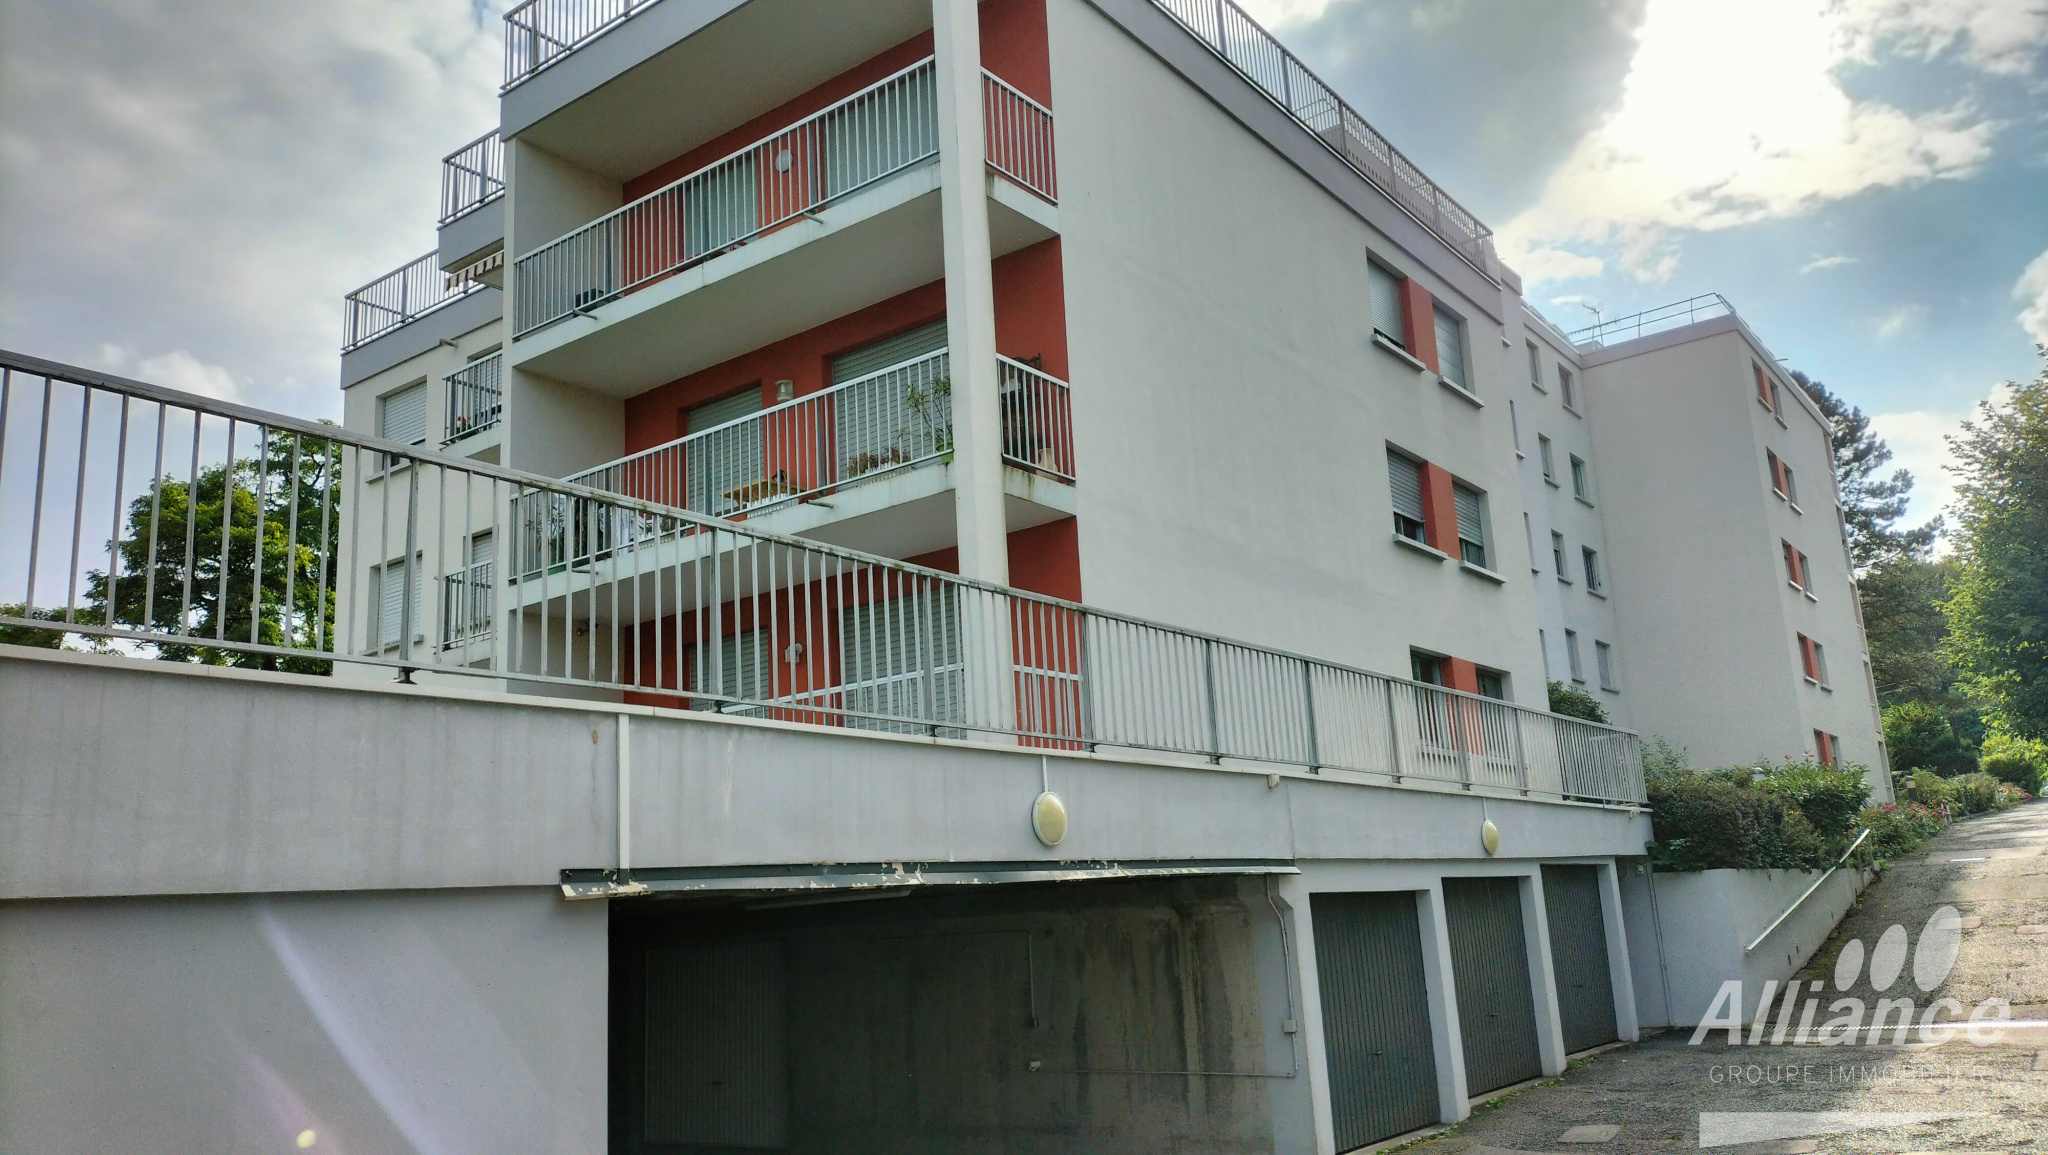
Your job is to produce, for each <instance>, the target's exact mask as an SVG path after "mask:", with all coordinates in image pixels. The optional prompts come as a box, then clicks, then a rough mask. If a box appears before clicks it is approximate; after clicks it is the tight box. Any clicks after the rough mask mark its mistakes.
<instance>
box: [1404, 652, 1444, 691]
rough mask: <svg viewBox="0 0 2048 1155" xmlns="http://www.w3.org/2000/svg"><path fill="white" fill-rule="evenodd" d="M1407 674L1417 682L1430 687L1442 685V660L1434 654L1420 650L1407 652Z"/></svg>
mask: <svg viewBox="0 0 2048 1155" xmlns="http://www.w3.org/2000/svg"><path fill="white" fill-rule="evenodd" d="M1408 670H1409V674H1410V675H1411V676H1412V677H1413V678H1414V679H1415V680H1416V681H1418V682H1423V683H1427V684H1428V685H1431V686H1441V685H1443V684H1444V660H1443V659H1442V658H1440V657H1438V656H1437V655H1435V654H1426V653H1423V652H1422V651H1421V650H1410V651H1408Z"/></svg>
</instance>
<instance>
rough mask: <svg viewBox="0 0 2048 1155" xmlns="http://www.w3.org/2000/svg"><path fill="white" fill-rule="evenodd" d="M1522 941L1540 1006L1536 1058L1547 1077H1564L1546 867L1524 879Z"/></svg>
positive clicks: (1531, 991) (1531, 987)
mask: <svg viewBox="0 0 2048 1155" xmlns="http://www.w3.org/2000/svg"><path fill="white" fill-rule="evenodd" d="M1520 883H1521V885H1520V887H1519V888H1518V889H1519V890H1520V892H1521V896H1522V942H1523V945H1524V949H1525V950H1526V951H1527V953H1528V956H1529V996H1530V998H1531V1000H1532V1001H1534V1002H1535V1004H1536V1055H1537V1058H1538V1059H1540V1060H1541V1061H1542V1063H1543V1073H1544V1074H1546V1075H1562V1074H1564V1016H1563V1015H1562V1014H1560V1013H1559V1012H1558V1009H1557V968H1556V967H1555V966H1553V965H1552V964H1551V961H1550V916H1549V914H1548V913H1547V908H1546V907H1545V906H1544V905H1543V868H1542V867H1540V866H1538V867H1533V868H1531V869H1530V871H1529V873H1527V874H1525V875H1523V876H1522V877H1521V879H1520Z"/></svg>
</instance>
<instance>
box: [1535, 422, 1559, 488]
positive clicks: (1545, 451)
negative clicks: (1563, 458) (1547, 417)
mask: <svg viewBox="0 0 2048 1155" xmlns="http://www.w3.org/2000/svg"><path fill="white" fill-rule="evenodd" d="M1536 459H1537V460H1538V461H1540V462H1542V464H1543V480H1545V481H1547V482H1549V483H1550V484H1552V485H1556V484H1557V455H1556V454H1555V452H1554V451H1552V449H1551V448H1550V438H1548V437H1545V436H1543V435H1542V434H1541V433H1538V434H1537V435H1536Z"/></svg>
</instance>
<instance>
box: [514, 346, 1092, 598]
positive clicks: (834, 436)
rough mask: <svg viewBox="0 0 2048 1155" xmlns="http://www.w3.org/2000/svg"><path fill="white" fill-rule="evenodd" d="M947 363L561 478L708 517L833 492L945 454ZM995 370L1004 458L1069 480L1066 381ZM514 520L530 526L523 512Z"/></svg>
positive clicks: (894, 372)
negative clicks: (522, 519) (523, 521)
mask: <svg viewBox="0 0 2048 1155" xmlns="http://www.w3.org/2000/svg"><path fill="white" fill-rule="evenodd" d="M949 366H950V361H949V357H948V354H947V351H946V350H944V349H940V350H937V351H936V352H932V353H928V354H926V355H924V356H922V357H917V358H913V359H911V360H908V361H904V362H901V363H900V364H896V365H892V366H890V367H888V368H886V369H880V370H877V371H876V372H873V373H869V374H867V375H866V376H863V377H856V378H854V379H853V380H851V381H844V382H841V383H839V384H837V385H834V386H832V387H831V388H829V389H821V390H819V391H817V392H816V393H807V394H805V395H804V396H802V397H798V398H795V399H793V400H790V401H785V402H783V403H782V404H779V405H776V406H774V407H773V408H770V409H764V410H762V411H761V412H759V413H753V414H749V415H747V416H745V417H742V418H739V419H738V420H736V421H730V422H727V423H726V424H724V425H720V426H716V427H714V428H711V429H705V430H701V431H699V432H696V433H692V434H690V435H689V436H687V437H683V438H679V439H677V440H675V441H671V442H668V443H667V444H665V445H658V446H655V447H654V448H652V449H647V450H642V451H641V452H639V453H635V454H633V455H631V456H629V457H623V458H620V459H619V460H617V461H614V462H610V463H609V464H606V465H601V466H598V467H597V468H596V469H592V470H589V471H587V472H584V473H579V474H577V475H575V476H574V477H571V478H569V479H568V482H569V484H572V485H582V486H589V487H590V488H592V489H599V490H603V491H605V492H606V493H619V494H626V495H628V496H631V497H636V498H640V499H642V500H646V501H653V502H655V503H657V504H660V505H665V506H673V507H676V508H680V509H686V510H689V511H690V512H692V513H702V514H709V515H712V516H714V517H735V516H739V515H742V514H755V513H761V512H764V511H766V510H769V509H772V508H774V507H777V506H781V505H785V504H787V503H790V502H797V501H805V500H809V499H811V498H815V497H819V496H821V495H824V494H827V493H832V492H836V491H843V490H845V489H846V488H847V487H848V486H852V485H857V484H863V483H866V482H869V481H874V480H877V479H879V478H882V477H884V476H887V475H889V474H891V473H894V472H896V471H899V470H904V469H909V468H912V467H914V466H917V465H921V464H924V463H926V462H930V461H935V460H937V459H939V458H941V457H943V456H945V455H946V454H947V453H950V452H951V451H952V449H953V396H952V380H951V377H952V374H951V369H950V367H949ZM997 372H998V381H999V383H1000V385H999V387H1000V389H1001V403H1002V415H1003V416H1002V422H1003V424H1002V439H1003V456H1004V458H1005V459H1006V460H1008V461H1010V462H1011V463H1013V464H1015V465H1018V466H1020V467H1023V468H1026V469H1031V470H1035V471H1037V472H1039V473H1043V474H1046V475H1048V476H1051V477H1054V478H1056V479H1058V480H1061V481H1067V482H1071V481H1073V479H1074V445H1073V425H1072V407H1071V403H1070V400H1069V387H1068V385H1067V383H1066V382H1064V381H1061V380H1060V379H1058V378H1057V377H1052V376H1049V375H1047V374H1045V373H1043V372H1040V371H1039V370H1037V369H1035V368H1033V367H1031V366H1029V365H1026V364H1024V363H1022V362H1020V361H1012V360H1010V359H1008V358H999V359H998V363H997ZM533 500H534V501H539V500H541V498H540V497H538V496H536V497H534V498H533ZM525 520H526V521H527V522H528V523H529V524H531V525H539V524H540V521H541V519H540V517H539V516H538V514H537V512H535V511H533V510H529V511H528V514H527V516H526V518H525ZM599 533H600V536H601V537H603V535H605V534H608V533H609V531H608V530H601V531H599ZM604 540H609V539H608V537H605V538H604ZM563 548H565V547H564V546H562V544H561V543H560V542H556V543H554V544H551V545H550V546H549V547H548V549H547V550H546V551H543V550H542V549H541V547H540V545H539V544H538V538H536V539H535V541H534V542H533V543H530V545H529V548H528V549H527V550H526V551H525V552H524V553H522V554H521V557H522V558H523V559H524V560H523V562H522V569H521V571H520V572H522V573H533V572H537V571H538V570H539V569H540V568H541V566H542V565H543V564H544V561H543V558H544V557H545V558H547V559H551V560H548V561H546V562H545V564H554V563H555V562H559V561H561V560H562V559H563V557H564V556H565V555H564V554H563V553H562V549H563Z"/></svg>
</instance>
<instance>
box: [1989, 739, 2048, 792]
mask: <svg viewBox="0 0 2048 1155" xmlns="http://www.w3.org/2000/svg"><path fill="white" fill-rule="evenodd" d="M1977 768H1978V769H1980V770H1982V771H1983V772H1984V773H1986V774H1989V775H1991V776H1992V777H1993V778H1996V779H1998V780H1999V781H2001V782H2010V783H2012V784H2013V785H2014V786H2017V787H2019V788H2020V789H2022V790H2024V791H2026V792H2027V793H2029V794H2039V793H2040V792H2041V784H2042V781H2043V780H2044V779H2048V742H2041V741H2032V742H2029V741H2027V740H2025V739H2023V738H2012V737H2008V736H2006V735H2004V734H1991V735H1987V736H1986V737H1985V739H1984V745H1983V747H1982V749H1980V750H1979V751H1978V759H1977Z"/></svg>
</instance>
